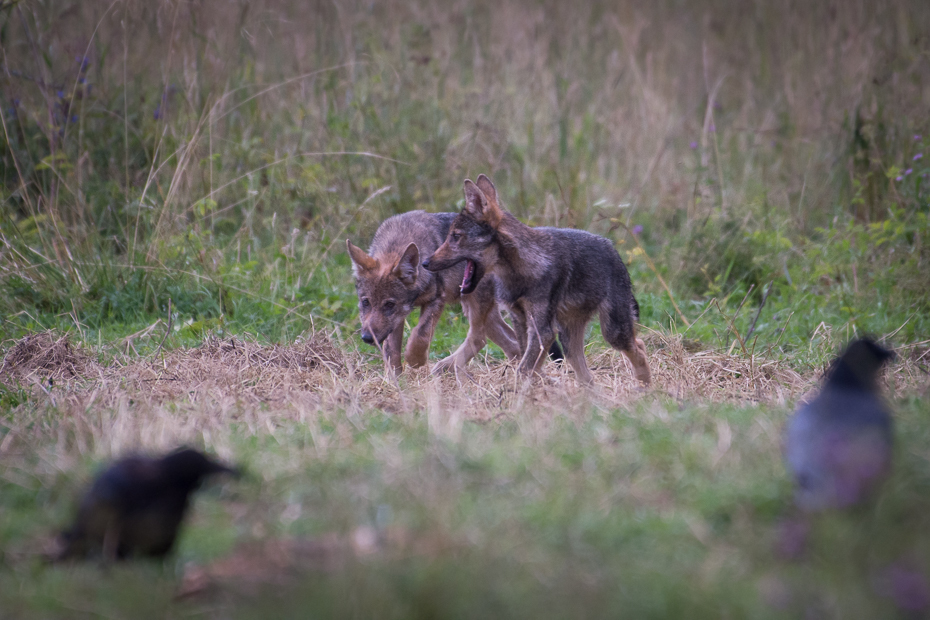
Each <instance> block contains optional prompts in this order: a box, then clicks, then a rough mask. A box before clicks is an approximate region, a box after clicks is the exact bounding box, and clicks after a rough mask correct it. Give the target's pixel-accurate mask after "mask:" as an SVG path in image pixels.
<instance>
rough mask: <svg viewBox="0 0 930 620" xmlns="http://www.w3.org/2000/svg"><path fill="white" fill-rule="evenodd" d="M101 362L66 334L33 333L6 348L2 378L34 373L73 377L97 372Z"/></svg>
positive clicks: (39, 375) (42, 375)
mask: <svg viewBox="0 0 930 620" xmlns="http://www.w3.org/2000/svg"><path fill="white" fill-rule="evenodd" d="M99 369H100V366H99V365H98V364H97V361H96V360H95V359H94V358H93V356H92V355H91V354H89V353H88V352H87V351H85V350H84V349H83V348H81V347H80V346H76V345H73V344H71V340H70V338H69V336H68V335H67V334H65V335H61V336H59V335H56V334H55V333H54V332H50V331H47V332H41V333H38V334H30V335H29V336H26V337H25V338H21V339H20V340H18V341H16V343H15V344H13V346H11V347H10V348H9V349H7V352H6V355H4V356H3V365H2V366H0V380H2V381H4V382H6V381H9V380H10V379H14V380H20V381H22V380H29V379H30V378H33V377H41V378H43V379H45V378H51V379H72V378H76V377H84V376H87V375H88V374H91V373H97V372H98V371H99Z"/></svg>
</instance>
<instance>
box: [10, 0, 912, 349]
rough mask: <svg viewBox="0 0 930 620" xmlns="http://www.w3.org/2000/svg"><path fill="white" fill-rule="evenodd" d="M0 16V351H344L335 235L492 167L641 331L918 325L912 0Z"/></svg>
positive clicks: (166, 3)
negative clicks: (595, 239)
mask: <svg viewBox="0 0 930 620" xmlns="http://www.w3.org/2000/svg"><path fill="white" fill-rule="evenodd" d="M0 7H2V8H0V47H2V53H3V59H2V62H3V72H2V77H0V80H2V84H3V87H2V89H0V98H2V119H3V127H2V129H3V132H2V136H0V139H2V140H3V143H2V145H0V179H2V181H0V210H2V218H0V284H2V286H0V289H2V291H0V311H2V313H3V315H4V316H5V317H6V320H5V322H4V325H3V328H2V333H3V334H4V335H5V336H7V337H10V336H15V335H18V334H20V333H22V332H23V331H29V330H34V329H39V328H42V327H49V326H56V325H57V326H65V327H67V328H69V329H78V330H80V331H82V332H83V333H84V335H85V336H87V333H88V332H89V333H91V334H93V332H95V331H98V330H101V329H103V330H105V331H106V330H108V329H109V330H115V331H116V332H120V333H125V332H127V331H128V330H135V329H137V328H138V326H139V325H142V324H145V325H147V324H150V323H151V322H152V321H153V320H154V319H155V318H158V317H162V318H164V317H166V315H167V313H168V311H169V304H168V300H169V299H170V300H171V311H172V313H173V314H174V315H175V319H176V321H175V326H176V327H178V326H181V327H182V328H184V329H188V330H189V331H190V330H193V331H194V332H196V333H197V334H200V333H202V332H203V331H204V330H210V329H224V328H225V329H230V328H231V327H235V328H236V329H239V330H250V331H253V332H258V333H261V334H263V335H264V336H265V337H267V338H271V339H287V338H290V337H291V336H293V335H294V334H296V333H299V332H301V331H303V330H305V329H306V328H307V327H308V326H309V325H310V324H311V323H313V325H314V326H315V327H317V328H326V329H331V328H333V327H335V328H337V329H338V330H339V331H340V332H341V331H343V330H345V329H348V330H349V332H351V330H354V329H355V328H356V325H357V322H356V321H355V319H354V317H355V299H354V290H353V287H352V285H351V281H350V275H349V269H348V260H347V258H346V257H345V256H344V251H343V245H342V244H343V242H344V239H345V238H346V237H352V238H353V240H354V241H355V242H357V243H360V244H364V243H367V241H368V239H370V237H371V235H372V233H373V232H374V229H375V228H376V226H377V225H378V223H379V222H380V221H381V219H382V218H384V217H385V216H388V215H390V214H393V213H398V212H402V211H407V210H410V209H427V210H430V211H444V210H451V209H454V208H456V207H457V206H458V205H460V204H461V183H462V180H463V179H464V178H465V177H474V176H476V175H477V174H479V173H482V172H483V173H487V174H489V175H490V176H491V177H492V178H493V179H494V180H495V182H496V183H497V185H498V187H499V188H500V191H501V194H502V196H503V197H504V200H505V205H506V206H507V207H508V208H509V209H511V210H512V211H513V212H514V213H515V214H517V215H518V216H519V217H521V218H523V219H524V220H526V221H527V222H529V223H531V224H535V225H559V226H573V227H580V228H586V229H588V230H592V231H594V232H597V233H600V234H604V235H606V236H608V237H611V238H612V239H614V240H615V241H616V243H617V244H618V248H619V249H620V251H621V254H622V255H623V256H624V258H625V259H626V260H627V261H628V262H629V263H630V267H631V271H632V273H633V279H634V282H635V285H636V286H637V291H638V295H639V296H640V298H641V299H640V302H641V305H642V306H643V322H644V323H645V324H646V325H647V326H648V327H650V328H654V329H661V330H673V331H674V330H685V329H688V325H690V324H691V323H693V322H694V321H695V319H696V318H697V317H703V318H702V320H701V321H700V323H699V325H696V326H695V328H694V329H693V330H691V331H690V333H689V336H690V337H696V338H701V339H706V340H710V341H714V343H715V344H719V343H722V344H724V345H730V346H732V344H733V342H734V340H732V337H734V336H735V333H737V332H738V333H740V334H742V336H745V335H746V334H747V333H748V332H749V331H752V332H753V337H758V338H762V342H765V343H768V345H769V346H770V347H774V346H775V345H777V347H776V348H775V350H776V351H782V352H788V353H792V352H798V351H800V350H801V349H805V348H808V347H807V344H808V342H809V341H811V340H812V339H817V338H820V337H822V336H824V334H828V335H829V333H836V334H842V338H841V339H845V338H847V337H848V336H850V335H852V334H853V333H856V332H862V331H867V332H873V333H877V334H879V335H889V334H894V338H893V339H894V340H896V341H898V342H908V341H914V340H915V339H918V338H919V337H920V334H926V333H927V327H928V325H930V313H928V310H930V307H928V300H930V297H928V295H927V292H926V291H927V276H926V273H927V269H928V264H927V261H928V258H930V250H928V245H930V236H928V230H930V228H928V221H927V217H928V210H930V207H928V205H930V193H928V189H927V183H928V178H927V172H928V170H930V167H928V166H927V164H926V163H925V162H930V152H928V153H927V155H928V157H927V158H923V157H922V156H923V154H924V152H925V150H926V148H927V147H928V146H930V127H928V123H930V117H928V116H927V114H926V111H927V109H928V106H930V35H928V34H927V32H928V31H930V30H928V26H930V4H928V3H926V2H924V1H922V0H892V1H889V2H884V3H875V2H870V1H868V0H848V1H846V0H844V1H843V2H838V1H836V2H827V1H824V2H804V1H800V0H797V1H791V2H777V3H776V2H768V1H762V0H757V1H754V2H732V1H725V0H697V1H689V2H683V1H678V0H662V1H657V2H649V3H638V2H604V1H597V0H594V1H588V2H579V3H563V2H556V1H546V0H542V1H519V0H508V1H506V2H482V1H477V2H439V1H436V0H415V1H412V2H392V1H386V2H367V1H366V2H362V1H353V0H349V1H346V2H342V1H340V2H328V1H326V2H324V1H311V2H294V1H293V0H280V1H273V0H269V1H266V2H254V1H245V0H236V1H222V2H220V1H219V0H194V1H190V2H178V1H171V0H160V1H158V2H123V1H114V2H112V3H107V2H51V1H30V2H26V1H22V2H16V1H12V2H11V1H5V2H3V4H2V5H0ZM634 233H635V234H634ZM650 259H651V262H650ZM665 284H667V285H668V287H669V291H668V292H667V291H666V289H665V286H664V285H665ZM671 298H674V299H675V302H677V305H678V309H676V308H675V305H674V304H673V303H672V301H671ZM714 302H716V303H714ZM760 305H764V307H763V308H762V312H760V313H758V316H755V314H756V313H755V312H752V311H750V310H751V309H753V308H758V307H759V306H760ZM679 309H680V310H679ZM185 325H186V327H184V326H185ZM750 325H754V326H755V329H754V330H750V329H749V327H750ZM786 334H787V336H786ZM345 335H346V336H347V337H348V336H349V335H350V333H346V334H345ZM98 336H99V331H98ZM742 336H740V338H742ZM90 338H91V339H93V336H92V335H91V336H90ZM740 338H736V340H739V339H740ZM718 341H719V342H718ZM742 344H744V345H745V346H749V343H742Z"/></svg>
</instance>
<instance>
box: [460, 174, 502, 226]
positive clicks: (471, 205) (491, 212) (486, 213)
mask: <svg viewBox="0 0 930 620" xmlns="http://www.w3.org/2000/svg"><path fill="white" fill-rule="evenodd" d="M482 177H484V179H485V180H486V181H488V185H490V187H491V190H492V191H493V190H494V185H493V184H491V182H490V181H489V180H488V178H487V177H485V176H484V175H483V174H482V175H481V176H479V177H478V180H479V182H480V181H481V178H482ZM463 189H464V191H465V209H464V211H465V212H466V213H467V214H468V215H470V216H471V217H473V218H474V219H476V220H478V221H479V222H486V223H487V224H489V225H490V226H491V227H492V228H497V226H498V225H499V224H500V223H501V217H502V216H503V213H501V208H500V206H499V205H498V204H497V192H496V191H495V192H494V200H493V201H492V200H489V199H488V196H487V195H486V194H485V193H484V192H483V191H481V189H480V188H479V187H478V186H477V185H475V184H474V183H473V182H472V181H471V180H470V179H465V186H464V188H463Z"/></svg>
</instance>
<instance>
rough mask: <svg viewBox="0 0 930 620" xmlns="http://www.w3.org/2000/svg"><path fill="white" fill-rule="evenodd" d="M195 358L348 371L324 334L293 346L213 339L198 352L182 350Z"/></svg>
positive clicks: (269, 366) (276, 366) (288, 367)
mask: <svg viewBox="0 0 930 620" xmlns="http://www.w3.org/2000/svg"><path fill="white" fill-rule="evenodd" d="M182 353H183V354H184V355H189V356H190V357H191V358H193V359H201V360H209V361H212V362H221V363H230V364H233V365H237V366H239V365H242V364H247V365H249V366H251V367H254V368H283V369H287V370H296V371H308V370H314V369H318V368H327V369H329V370H330V371H332V372H334V373H337V374H340V373H342V372H344V371H345V368H346V362H345V356H344V354H343V353H342V352H341V351H339V349H338V348H336V345H335V344H334V343H333V341H332V340H331V339H330V338H328V337H326V336H324V335H322V334H313V335H311V336H310V337H309V338H308V339H307V340H304V341H301V340H298V341H297V342H296V343H294V344H293V345H288V346H282V345H278V344H275V345H271V346H262V345H258V344H256V343H254V342H244V341H242V340H237V339H235V338H230V339H228V340H222V339H219V338H215V337H211V338H209V339H207V340H206V341H204V343H203V344H202V345H200V346H199V347H197V348H196V349H192V350H189V351H183V352H182Z"/></svg>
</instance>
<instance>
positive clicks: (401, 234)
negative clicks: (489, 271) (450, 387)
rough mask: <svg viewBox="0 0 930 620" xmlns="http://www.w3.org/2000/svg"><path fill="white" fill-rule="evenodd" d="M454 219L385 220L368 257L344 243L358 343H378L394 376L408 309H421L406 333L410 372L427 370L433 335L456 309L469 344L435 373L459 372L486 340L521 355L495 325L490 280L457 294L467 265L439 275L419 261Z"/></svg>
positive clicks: (406, 216)
mask: <svg viewBox="0 0 930 620" xmlns="http://www.w3.org/2000/svg"><path fill="white" fill-rule="evenodd" d="M455 217H456V214H455V213H426V212H425V211H410V212H407V213H402V214H400V215H395V216H393V217H390V218H388V219H386V220H385V221H384V222H382V224H381V226H379V227H378V230H377V232H376V233H375V237H374V239H373V240H372V242H371V248H370V249H369V250H368V254H366V253H365V252H364V251H363V250H362V249H361V248H358V247H356V246H354V245H352V243H351V242H350V241H349V240H348V239H347V240H346V247H347V248H348V250H349V256H350V257H351V258H352V271H353V272H354V274H355V289H356V291H357V292H358V307H359V318H360V319H361V323H362V340H364V341H365V342H366V343H368V344H375V343H376V342H377V344H378V346H379V347H380V348H381V349H382V351H383V354H384V361H385V364H387V365H389V366H390V368H391V369H393V371H394V372H396V373H399V372H400V371H401V370H402V369H403V363H402V361H401V345H402V341H403V337H404V320H405V319H406V318H407V315H408V314H410V312H411V311H412V310H413V308H414V307H418V308H420V320H419V322H418V323H417V325H416V327H414V328H413V331H412V332H411V333H410V337H409V338H408V340H407V350H406V352H405V355H406V358H407V363H408V364H410V365H411V366H414V367H417V366H424V365H425V364H426V359H427V356H428V355H429V345H430V342H431V341H432V339H433V330H434V329H435V328H436V322H437V321H438V320H439V316H440V315H441V314H442V310H443V308H444V307H445V305H446V304H447V303H461V304H462V309H463V310H464V311H465V316H467V317H468V336H467V337H466V338H465V342H463V343H462V345H461V346H460V347H459V348H458V349H456V351H455V352H454V353H453V354H452V355H450V356H449V357H447V358H445V359H444V360H442V361H440V362H439V363H438V364H437V365H436V367H435V368H434V369H433V370H434V372H438V371H442V370H446V369H450V368H461V367H464V366H465V365H466V364H467V363H468V362H469V360H471V358H473V357H474V356H475V355H476V354H477V353H478V351H480V350H481V349H482V348H483V347H484V345H485V343H486V342H487V338H490V339H491V341H492V342H494V343H495V344H497V345H498V346H499V347H500V348H501V349H503V350H504V353H505V354H506V355H507V357H509V358H510V359H516V358H517V357H519V356H520V353H521V352H522V351H521V349H520V345H519V344H518V341H517V338H516V335H515V334H514V332H513V330H512V329H511V328H510V326H509V325H507V324H506V323H505V322H504V320H503V319H502V318H501V315H500V309H499V308H498V305H497V302H496V301H495V300H494V282H493V279H489V280H487V281H486V282H484V283H483V284H482V285H481V286H478V287H475V286H470V285H469V286H468V287H467V290H462V287H463V286H464V284H465V283H464V279H465V277H466V274H465V271H466V268H465V265H459V266H457V267H455V268H452V269H449V270H448V271H442V272H439V273H432V272H430V271H427V270H426V269H424V268H423V267H422V266H421V265H420V255H421V254H422V255H424V256H429V255H430V254H432V253H433V252H434V251H435V250H436V248H437V247H439V244H440V243H442V240H443V239H444V238H445V236H446V233H447V232H448V230H449V225H450V224H451V223H452V220H453V219H454V218H455ZM459 283H462V285H460V284H459ZM475 284H477V282H476V283H475ZM463 293H468V294H467V295H464V294H463Z"/></svg>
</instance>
